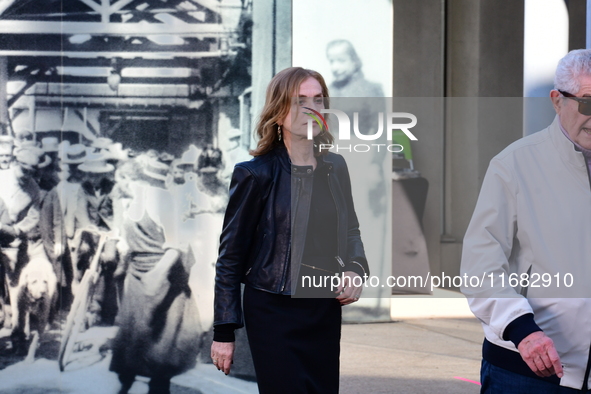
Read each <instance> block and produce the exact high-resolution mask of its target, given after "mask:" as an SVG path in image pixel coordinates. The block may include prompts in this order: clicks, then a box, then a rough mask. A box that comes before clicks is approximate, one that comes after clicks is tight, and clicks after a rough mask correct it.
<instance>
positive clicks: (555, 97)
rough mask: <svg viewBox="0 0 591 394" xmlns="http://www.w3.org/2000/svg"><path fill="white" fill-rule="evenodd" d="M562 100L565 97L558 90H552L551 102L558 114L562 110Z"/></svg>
mask: <svg viewBox="0 0 591 394" xmlns="http://www.w3.org/2000/svg"><path fill="white" fill-rule="evenodd" d="M562 99H563V97H562V95H561V94H560V92H559V91H558V90H556V89H552V90H551V91H550V100H552V106H553V107H554V111H556V113H557V114H559V113H560V109H561V108H562Z"/></svg>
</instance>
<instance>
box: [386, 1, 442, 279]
mask: <svg viewBox="0 0 591 394" xmlns="http://www.w3.org/2000/svg"><path fill="white" fill-rule="evenodd" d="M393 3H394V70H393V74H394V76H393V81H394V83H393V85H394V86H393V92H394V97H409V98H410V97H425V98H435V99H419V100H405V99H396V100H395V101H400V102H401V103H404V102H407V103H409V104H410V105H409V107H414V108H420V109H421V112H422V113H428V114H429V115H428V116H422V117H420V124H418V125H417V129H416V130H417V134H418V136H417V138H418V139H419V141H417V142H412V143H411V147H412V151H413V160H414V166H415V168H416V169H417V170H418V171H420V172H421V175H422V176H423V177H425V178H426V179H427V181H428V182H429V191H428V194H427V202H426V206H425V213H424V217H423V229H424V234H425V239H426V242H427V249H428V253H429V263H430V266H431V272H432V273H433V274H437V273H439V272H440V263H439V256H440V237H441V234H442V221H441V219H442V215H441V209H442V198H443V197H442V192H443V176H444V173H443V161H444V156H443V152H444V151H443V146H444V139H443V137H444V123H443V121H442V120H443V119H444V107H443V99H442V97H443V95H444V88H445V84H444V81H445V79H444V65H445V64H444V59H445V52H444V49H445V43H444V39H445V33H444V29H445V23H444V22H445V1H444V0H421V1H408V0H394V2H393ZM415 104H416V105H415ZM406 110H407V109H405V111H406ZM423 111H424V112H423ZM411 112H412V111H411ZM417 116H419V115H418V114H417ZM414 131H415V130H414V129H413V132H414Z"/></svg>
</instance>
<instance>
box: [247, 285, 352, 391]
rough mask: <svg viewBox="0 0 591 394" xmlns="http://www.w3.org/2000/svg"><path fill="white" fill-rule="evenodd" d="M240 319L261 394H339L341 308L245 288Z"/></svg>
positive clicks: (328, 300) (331, 302) (328, 301)
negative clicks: (244, 324)
mask: <svg viewBox="0 0 591 394" xmlns="http://www.w3.org/2000/svg"><path fill="white" fill-rule="evenodd" d="M243 308H244V318H245V323H246V332H247V335H248V341H249V342H250V349H251V353H252V358H253V363H254V368H255V372H256V375H257V382H258V386H259V391H260V393H261V394H266V393H270V394H276V393H285V394H290V393H293V394H296V393H298V394H300V393H302V394H303V393H306V394H311V393H318V394H330V393H338V392H339V356H340V340H341V305H340V304H339V302H338V301H337V300H336V299H334V298H320V299H318V298H292V297H291V296H285V295H279V294H273V293H268V292H265V291H261V290H256V289H253V288H251V287H250V286H248V285H247V286H246V288H245V290H244V306H243Z"/></svg>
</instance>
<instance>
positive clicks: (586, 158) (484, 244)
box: [461, 50, 591, 394]
mask: <svg viewBox="0 0 591 394" xmlns="http://www.w3.org/2000/svg"><path fill="white" fill-rule="evenodd" d="M550 99H551V100H552V104H553V105H554V109H555V110H556V114H557V116H556V118H555V119H554V121H553V122H552V124H551V125H550V126H549V127H548V128H546V129H544V130H542V131H540V132H538V133H535V134H533V135H530V136H528V137H525V138H522V139H521V140H519V141H516V142H515V143H513V144H511V145H510V146H509V147H507V148H506V149H505V150H503V151H502V152H501V153H499V154H498V155H497V156H495V157H494V158H493V159H492V160H491V162H490V165H489V168H488V170H487V173H486V175H485V178H484V181H483V184H482V189H481V191H480V196H479V198H478V202H477V204H476V208H475V211H474V214H473V216H472V220H471V222H470V225H469V227H468V230H467V232H466V236H465V238H464V246H463V253H462V268H461V271H462V274H467V275H468V276H478V277H483V278H486V280H485V281H483V283H482V285H483V286H482V287H477V286H466V287H463V288H462V291H463V292H464V294H465V295H466V296H467V297H468V301H469V304H470V307H471V309H472V311H473V312H474V314H475V315H476V317H478V319H479V320H480V321H481V322H482V325H483V328H484V333H485V336H486V339H485V341H484V345H483V361H482V369H481V380H482V388H481V392H482V393H503V394H513V393H519V394H528V393H531V394H534V393H535V394H540V393H574V392H585V393H591V390H590V387H591V382H590V376H589V375H590V371H591V275H590V274H591V186H590V184H591V182H590V180H591V50H575V51H571V52H570V53H568V54H567V55H566V56H565V57H564V58H562V59H561V60H560V62H559V64H558V67H557V70H556V74H555V79H554V89H553V90H552V91H551V92H550Z"/></svg>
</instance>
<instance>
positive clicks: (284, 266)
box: [281, 178, 302, 293]
mask: <svg viewBox="0 0 591 394" xmlns="http://www.w3.org/2000/svg"><path fill="white" fill-rule="evenodd" d="M301 181H302V180H301V178H298V188H301V185H300V183H301ZM296 196H297V197H296V198H297V199H298V200H299V196H300V193H299V190H298V192H297V193H296ZM298 200H296V204H295V208H296V209H297V207H298V202H299V201H298ZM296 214H297V212H296ZM293 217H295V215H293ZM290 227H291V223H290ZM291 232H292V231H291V228H290V229H289V244H288V247H287V256H285V260H286V261H285V263H284V264H283V275H282V276H281V292H282V293H283V290H285V276H286V273H287V266H288V265H289V266H290V269H291V264H288V263H290V260H291V235H292V234H291ZM292 279H293V278H292ZM296 280H297V279H296Z"/></svg>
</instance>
